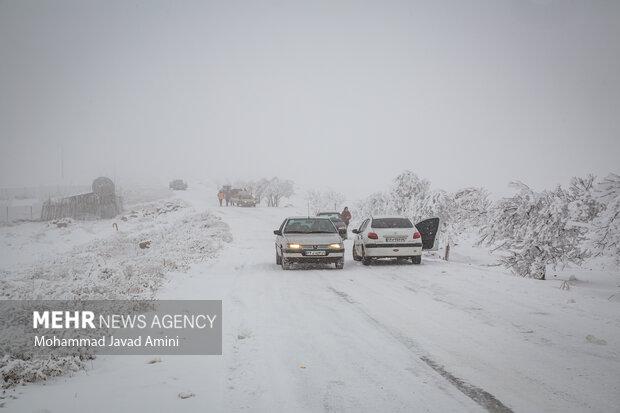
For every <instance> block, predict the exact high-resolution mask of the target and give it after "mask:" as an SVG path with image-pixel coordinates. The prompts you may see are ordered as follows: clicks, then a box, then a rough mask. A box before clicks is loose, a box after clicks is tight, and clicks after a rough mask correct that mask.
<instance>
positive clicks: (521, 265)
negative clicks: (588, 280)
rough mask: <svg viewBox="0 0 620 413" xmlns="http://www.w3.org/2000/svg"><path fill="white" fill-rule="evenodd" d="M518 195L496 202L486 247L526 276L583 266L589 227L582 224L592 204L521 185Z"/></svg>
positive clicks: (567, 194) (483, 236) (486, 229)
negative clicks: (553, 268) (549, 268)
mask: <svg viewBox="0 0 620 413" xmlns="http://www.w3.org/2000/svg"><path fill="white" fill-rule="evenodd" d="M512 186H513V187H514V188H516V189H517V193H516V194H515V195H514V196H512V197H510V198H504V199H502V200H500V201H498V202H496V203H495V204H494V205H493V206H492V207H491V209H490V210H489V214H488V221H487V223H486V224H485V225H484V226H483V227H482V229H481V239H480V241H479V243H480V244H485V245H489V246H492V247H493V248H494V250H499V251H501V252H502V253H503V255H502V257H501V258H500V262H501V263H502V264H503V265H504V266H506V267H508V268H510V269H511V270H512V271H513V272H515V273H516V274H518V275H521V276H524V277H533V278H538V279H545V275H546V267H547V265H553V266H555V265H558V264H566V263H569V262H572V263H575V264H581V262H583V260H584V259H585V258H587V257H588V256H589V254H588V252H587V251H586V249H585V248H584V247H583V241H584V240H585V236H586V234H587V230H588V228H587V225H583V223H582V222H580V221H579V220H580V219H581V218H582V217H583V216H584V214H585V212H584V210H583V209H584V208H588V206H587V205H585V204H581V203H579V202H575V199H574V197H573V196H572V195H571V193H570V191H566V190H564V189H562V188H561V187H559V186H558V187H557V188H556V189H554V190H552V191H543V192H534V191H533V190H532V189H531V188H530V187H528V186H527V185H525V184H523V183H520V182H516V183H513V184H512Z"/></svg>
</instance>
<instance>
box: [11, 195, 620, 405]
mask: <svg viewBox="0 0 620 413" xmlns="http://www.w3.org/2000/svg"><path fill="white" fill-rule="evenodd" d="M179 196H180V197H182V199H183V201H184V202H185V203H186V205H187V206H186V208H184V209H185V210H188V211H189V210H191V211H192V213H191V214H189V213H187V216H190V215H195V214H200V213H202V212H204V211H205V210H206V211H208V212H210V213H212V214H214V215H215V216H218V217H220V218H221V219H222V222H223V223H226V224H228V225H229V226H230V231H231V233H232V242H231V243H230V244H228V245H227V246H226V247H224V250H222V251H221V253H219V255H218V254H217V253H214V254H212V255H211V257H212V259H209V260H206V261H203V262H195V263H194V264H192V265H191V266H190V268H189V270H187V271H186V272H182V271H174V270H172V269H170V268H166V271H167V272H166V276H165V278H163V279H162V283H163V284H162V285H161V286H160V288H159V290H158V292H157V296H158V297H159V298H167V299H222V300H223V303H224V345H223V348H224V355H223V356H176V357H172V356H163V357H161V362H158V363H153V364H149V363H148V362H149V361H150V360H152V357H151V356H101V357H98V358H97V359H95V360H93V361H92V362H89V363H90V366H89V368H87V369H86V370H84V371H79V372H77V373H74V374H73V375H72V376H64V377H59V378H55V379H52V380H49V381H48V382H45V383H41V384H33V385H28V386H25V387H17V388H14V389H9V390H6V391H5V393H4V395H3V397H4V399H3V400H2V402H3V403H4V408H5V411H25V412H29V411H36V412H40V411H49V412H74V411H75V412H81V411H91V412H99V411H173V410H174V411H197V410H202V411H230V410H233V411H237V410H253V411H342V410H356V411H358V410H361V411H484V410H485V409H486V410H490V411H509V410H513V411H524V412H530V411H558V412H559V411H620V407H619V406H620V300H619V299H618V297H619V296H620V286H619V285H618V284H620V280H619V277H618V274H617V271H618V270H617V268H613V267H612V268H611V269H610V270H608V271H597V270H590V269H585V270H569V271H567V272H564V273H562V274H560V277H563V278H565V279H566V278H568V276H569V275H574V276H575V277H576V278H577V280H576V281H572V282H571V288H570V290H568V291H565V290H561V289H560V288H559V287H560V284H561V280H560V279H552V280H549V281H546V282H541V281H536V280H529V279H522V278H517V277H513V276H511V275H508V274H507V273H505V272H504V271H503V270H501V269H500V268H497V267H492V266H489V265H488V263H490V262H492V259H491V258H490V257H489V256H488V254H487V253H486V252H484V251H480V250H478V249H474V248H470V247H467V246H459V247H457V248H455V249H454V250H453V253H452V256H453V258H454V260H453V261H451V262H444V261H441V260H439V259H438V258H434V257H425V259H424V260H423V263H422V265H420V266H413V265H393V264H390V265H387V264H381V265H374V266H371V267H364V266H362V265H361V264H359V263H356V262H353V261H352V260H350V259H348V260H347V262H346V266H345V269H344V270H334V269H306V270H298V271H282V270H281V269H280V268H279V267H277V266H276V265H275V259H274V248H273V234H272V230H273V229H275V228H276V227H277V226H278V225H279V224H280V222H281V221H282V219H283V218H284V217H285V216H287V215H293V214H299V213H303V211H302V210H299V211H298V210H296V209H295V208H255V209H254V208H247V209H244V208H219V207H217V206H216V200H215V197H214V193H213V190H212V188H201V187H197V188H190V190H189V191H187V192H185V193H180V194H179ZM174 213H179V214H186V213H185V212H178V211H176V212H173V214H174ZM184 216H185V215H184ZM175 220H176V219H175ZM175 222H176V221H175ZM122 224H123V226H125V225H127V226H130V225H135V228H132V229H130V228H126V230H127V231H128V234H130V235H128V236H129V237H133V238H132V239H137V238H139V237H138V235H136V233H139V232H140V231H141V230H144V228H143V227H142V226H140V224H139V223H135V224H131V221H127V223H125V222H123V223H122ZM36 225H42V224H35V223H29V224H23V226H22V227H20V229H16V227H8V228H3V229H2V231H1V232H0V234H1V235H2V237H1V238H0V239H2V241H1V242H3V243H4V244H2V245H3V247H2V248H3V251H2V256H1V259H2V271H3V273H4V276H5V277H6V276H7V275H9V273H11V271H14V269H15V268H17V267H20V266H24V265H26V263H28V262H30V260H29V258H28V257H27V253H22V254H20V253H18V252H16V251H13V248H14V247H15V246H16V245H17V246H18V247H19V246H22V247H23V248H28V246H29V245H31V243H30V242H29V241H27V238H28V237H27V236H25V235H24V233H25V232H28V231H30V232H29V233H30V234H35V235H36V234H40V231H41V230H40V229H37V228H39V227H32V226H36ZM97 225H103V224H100V223H93V224H92V227H91V229H90V230H89V229H87V228H88V226H86V227H85V228H84V229H80V230H79V231H77V230H76V232H75V233H74V234H72V235H70V236H64V235H62V234H60V235H56V236H54V237H53V238H49V239H48V235H47V232H45V233H44V234H42V235H36V236H37V237H39V241H41V242H45V243H47V244H48V245H49V249H42V250H41V251H40V253H39V254H40V255H39V256H37V260H45V259H49V257H51V256H54V257H65V256H67V254H68V255H71V251H75V248H81V247H80V246H79V245H76V244H78V242H77V241H76V239H78V238H79V237H78V235H80V234H81V232H82V231H83V232H84V234H82V235H81V236H84V237H86V238H89V237H91V236H92V233H95V234H98V235H97V237H99V236H100V237H101V239H102V240H105V239H109V238H110V237H114V236H116V235H115V233H114V232H113V231H115V230H113V229H111V228H101V231H99V228H98V227H97ZM106 225H109V223H108V224H106ZM190 226H191V225H190ZM21 228H24V229H21ZM124 228H125V227H124ZM91 230H92V233H90V232H89V231H91ZM7 231H12V232H10V233H11V234H12V235H10V236H7ZM147 231H148V228H147ZM41 232H44V231H41ZM192 234H194V235H193V236H195V233H192ZM7 239H10V240H12V241H11V242H12V243H11V245H7V243H6V242H7V241H6V240H7ZM89 239H90V238H89ZM89 242H92V241H89ZM17 249H20V248H17ZM347 249H348V251H350V244H349V243H348V242H347ZM152 258H153V259H154V260H155V259H159V257H152ZM192 262H194V261H192ZM28 265H30V264H28ZM182 392H183V393H188V394H189V393H193V394H194V396H193V397H189V398H186V399H181V398H180V397H179V396H178V395H179V394H180V393H182Z"/></svg>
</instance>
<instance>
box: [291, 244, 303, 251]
mask: <svg viewBox="0 0 620 413" xmlns="http://www.w3.org/2000/svg"><path fill="white" fill-rule="evenodd" d="M288 248H289V249H291V250H299V249H301V245H299V244H288Z"/></svg>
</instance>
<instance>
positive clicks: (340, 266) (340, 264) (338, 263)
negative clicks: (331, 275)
mask: <svg viewBox="0 0 620 413" xmlns="http://www.w3.org/2000/svg"><path fill="white" fill-rule="evenodd" d="M343 268H344V258H340V259H339V260H338V261H336V269H337V270H341V269H343Z"/></svg>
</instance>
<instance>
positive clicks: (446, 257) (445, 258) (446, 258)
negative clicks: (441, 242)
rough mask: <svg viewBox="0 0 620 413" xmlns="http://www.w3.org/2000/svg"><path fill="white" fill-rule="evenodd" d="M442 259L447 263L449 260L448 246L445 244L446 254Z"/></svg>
mask: <svg viewBox="0 0 620 413" xmlns="http://www.w3.org/2000/svg"><path fill="white" fill-rule="evenodd" d="M443 259H444V260H446V261H448V260H449V259H450V244H449V243H448V244H446V252H445V254H444V256H443Z"/></svg>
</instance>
